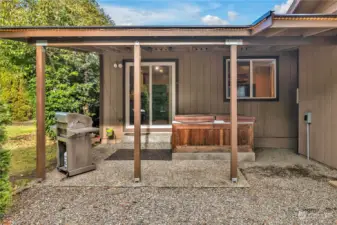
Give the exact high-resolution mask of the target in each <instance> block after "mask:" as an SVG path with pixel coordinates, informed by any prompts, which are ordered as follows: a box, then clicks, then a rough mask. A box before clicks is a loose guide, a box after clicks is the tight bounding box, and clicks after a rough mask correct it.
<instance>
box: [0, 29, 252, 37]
mask: <svg viewBox="0 0 337 225" xmlns="http://www.w3.org/2000/svg"><path fill="white" fill-rule="evenodd" d="M154 36H156V37H178V36H180V37H187V36H189V37H194V36H204V37H210V36H218V37H239V36H250V30H249V29H248V27H242V28H241V27H239V28H221V27H216V28H212V27H210V28H193V29H187V28H183V29H182V28H133V29H131V28H99V29H93V28H87V29H81V28H79V29H66V28H64V29H57V28H50V29H38V28H35V29H11V28H8V29H6V30H5V29H1V30H0V38H32V37H36V38H40V37H154Z"/></svg>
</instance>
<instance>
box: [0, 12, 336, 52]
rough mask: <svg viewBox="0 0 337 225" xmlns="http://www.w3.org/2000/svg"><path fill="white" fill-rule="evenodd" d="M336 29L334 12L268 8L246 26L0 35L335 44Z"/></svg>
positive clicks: (24, 30)
mask: <svg viewBox="0 0 337 225" xmlns="http://www.w3.org/2000/svg"><path fill="white" fill-rule="evenodd" d="M335 29H337V15H334V14H288V15H287V14H286V15H284V14H283V15H280V14H275V13H274V12H272V11H270V12H268V13H266V14H265V15H263V16H262V17H261V18H259V19H258V20H257V21H255V22H254V23H253V24H252V25H249V26H98V27H97V26H96V27H93V26H87V27H0V38H2V39H11V40H18V41H24V42H27V43H31V44H35V43H36V42H37V41H45V42H46V43H48V44H47V45H49V46H55V47H57V46H58V45H57V44H59V46H61V45H64V43H68V44H73V45H75V46H76V45H80V44H81V45H94V44H96V45H97V44H98V45H99V44H100V43H101V44H102V45H108V44H107V43H110V44H113V43H115V44H114V45H118V44H117V42H120V43H133V42H134V41H140V42H142V43H146V42H148V43H155V42H156V43H159V42H171V43H172V42H174V41H176V42H182V41H186V42H191V41H196V42H198V41H208V42H210V41H222V42H223V41H225V40H228V39H242V40H243V44H251V45H254V44H258V41H262V40H263V41H264V42H263V43H266V40H267V39H268V43H270V44H273V43H279V44H283V45H284V44H285V45H286V44H287V43H286V41H288V42H289V43H292V44H294V43H293V42H296V43H297V44H301V43H302V44H310V43H314V42H315V43H329V44H335V43H336V42H335V39H336V38H335V36H336V35H337V33H334V32H335V31H336V30H335ZM284 31H287V32H284ZM288 31H290V32H288ZM326 33H329V35H328V36H327V37H325V36H324V35H325V34H326ZM318 36H319V37H318ZM308 37H310V38H308ZM321 39H322V40H321ZM273 40H275V41H276V42H272V41H273ZM62 43H63V44H62ZM104 43H105V44H104ZM263 43H262V44H263Z"/></svg>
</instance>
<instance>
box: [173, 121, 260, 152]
mask: <svg viewBox="0 0 337 225" xmlns="http://www.w3.org/2000/svg"><path fill="white" fill-rule="evenodd" d="M254 124H255V118H254V117H249V116H241V115H240V116H238V152H252V151H253V149H254ZM230 134H231V124H230V116H229V115H177V116H175V118H174V121H173V123H172V149H173V152H198V151H210V152H212V151H213V152H223V151H225V152H226V151H230V147H231V138H230Z"/></svg>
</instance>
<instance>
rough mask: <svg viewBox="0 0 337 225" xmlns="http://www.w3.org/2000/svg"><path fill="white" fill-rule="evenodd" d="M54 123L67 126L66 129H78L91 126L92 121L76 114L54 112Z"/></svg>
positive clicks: (87, 117)
mask: <svg viewBox="0 0 337 225" xmlns="http://www.w3.org/2000/svg"><path fill="white" fill-rule="evenodd" d="M55 117H56V123H63V124H67V128H68V129H80V128H86V127H91V126H92V119H91V118H90V117H89V116H85V115H82V114H78V113H66V112H56V115H55Z"/></svg>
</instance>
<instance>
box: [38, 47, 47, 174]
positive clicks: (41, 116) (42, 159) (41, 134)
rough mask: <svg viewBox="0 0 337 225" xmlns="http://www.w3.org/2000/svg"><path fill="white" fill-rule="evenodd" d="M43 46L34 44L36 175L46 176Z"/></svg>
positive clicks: (44, 59)
mask: <svg viewBox="0 0 337 225" xmlns="http://www.w3.org/2000/svg"><path fill="white" fill-rule="evenodd" d="M45 61H46V58H45V48H44V47H43V46H36V128H37V129H36V176H37V178H40V179H45V178H46V130H45V95H46V93H45Z"/></svg>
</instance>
